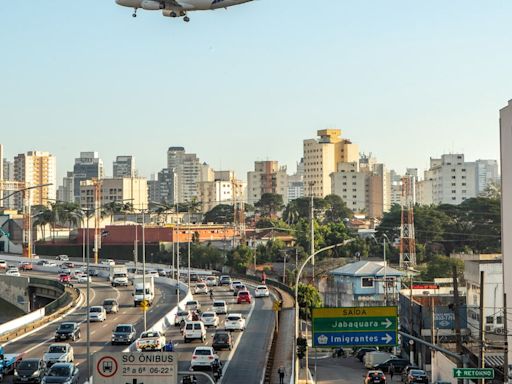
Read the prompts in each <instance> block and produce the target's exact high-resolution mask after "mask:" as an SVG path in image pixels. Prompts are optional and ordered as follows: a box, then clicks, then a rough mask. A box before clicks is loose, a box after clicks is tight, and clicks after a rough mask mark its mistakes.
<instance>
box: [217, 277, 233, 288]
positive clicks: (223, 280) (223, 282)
mask: <svg viewBox="0 0 512 384" xmlns="http://www.w3.org/2000/svg"><path fill="white" fill-rule="evenodd" d="M219 285H220V286H223V285H227V286H230V285H231V277H230V276H228V275H222V276H221V277H220V279H219Z"/></svg>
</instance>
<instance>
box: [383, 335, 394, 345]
mask: <svg viewBox="0 0 512 384" xmlns="http://www.w3.org/2000/svg"><path fill="white" fill-rule="evenodd" d="M392 340H393V337H392V336H391V335H389V334H388V333H386V337H383V338H382V341H385V342H386V344H389V343H391V341H392Z"/></svg>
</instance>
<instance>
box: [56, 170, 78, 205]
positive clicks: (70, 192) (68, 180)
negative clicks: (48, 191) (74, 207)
mask: <svg viewBox="0 0 512 384" xmlns="http://www.w3.org/2000/svg"><path fill="white" fill-rule="evenodd" d="M57 200H59V201H65V202H68V203H72V202H74V201H75V178H74V177H73V172H68V173H67V174H66V176H64V177H63V178H62V185H61V186H59V188H58V189H57Z"/></svg>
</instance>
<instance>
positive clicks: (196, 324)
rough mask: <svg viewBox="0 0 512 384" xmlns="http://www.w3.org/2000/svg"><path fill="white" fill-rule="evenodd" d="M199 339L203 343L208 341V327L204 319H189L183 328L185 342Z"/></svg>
mask: <svg viewBox="0 0 512 384" xmlns="http://www.w3.org/2000/svg"><path fill="white" fill-rule="evenodd" d="M194 339H199V340H200V341H201V342H202V343H204V342H205V341H206V328H205V326H204V324H203V322H202V321H187V322H186V323H185V327H184V328H183V342H184V343H185V344H186V343H188V342H189V341H190V340H194Z"/></svg>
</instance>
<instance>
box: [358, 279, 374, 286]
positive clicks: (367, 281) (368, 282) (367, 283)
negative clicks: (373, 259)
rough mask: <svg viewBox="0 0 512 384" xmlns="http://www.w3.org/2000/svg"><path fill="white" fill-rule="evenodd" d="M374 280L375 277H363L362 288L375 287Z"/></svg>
mask: <svg viewBox="0 0 512 384" xmlns="http://www.w3.org/2000/svg"><path fill="white" fill-rule="evenodd" d="M373 284H374V280H373V277H361V287H362V288H373Z"/></svg>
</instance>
